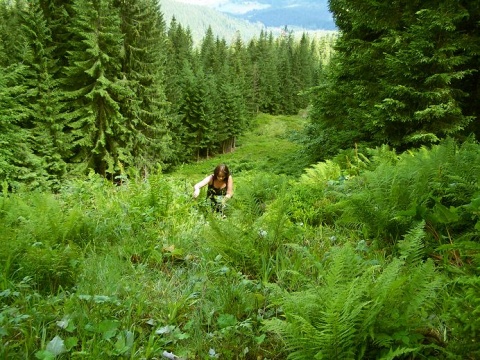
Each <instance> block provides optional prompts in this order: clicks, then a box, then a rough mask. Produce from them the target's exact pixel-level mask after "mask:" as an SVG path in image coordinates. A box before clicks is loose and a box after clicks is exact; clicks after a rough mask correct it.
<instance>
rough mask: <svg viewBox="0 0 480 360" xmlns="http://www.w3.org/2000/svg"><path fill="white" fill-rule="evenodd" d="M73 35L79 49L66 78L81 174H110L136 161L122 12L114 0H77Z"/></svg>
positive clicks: (72, 53) (71, 55)
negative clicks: (127, 111) (125, 108)
mask: <svg viewBox="0 0 480 360" xmlns="http://www.w3.org/2000/svg"><path fill="white" fill-rule="evenodd" d="M73 9H74V11H75V13H74V14H75V15H74V16H73V18H72V25H71V32H72V33H73V34H74V38H73V40H72V41H73V42H74V44H73V45H72V46H74V50H72V51H71V53H70V54H69V57H68V62H69V65H68V66H67V67H66V69H65V78H64V79H63V81H64V84H66V86H67V89H68V94H67V96H68V97H67V99H68V102H69V104H68V105H69V106H70V108H71V112H70V113H69V124H68V126H69V127H70V128H71V131H72V135H73V143H72V144H73V146H74V148H73V150H74V152H75V155H74V158H73V159H72V160H73V161H74V162H77V163H78V164H79V165H81V166H80V170H82V169H83V170H86V169H92V170H94V171H95V172H97V173H99V174H101V175H103V176H106V175H109V176H112V175H114V174H115V173H118V172H119V171H120V166H121V165H122V164H132V163H133V143H134V139H135V137H136V135H137V134H136V133H134V132H132V131H131V130H132V129H131V128H130V127H129V126H128V123H127V121H126V119H125V117H124V116H123V115H122V113H121V103H123V102H127V101H128V100H129V99H132V98H134V96H135V93H134V92H133V91H132V88H131V82H130V81H129V80H128V79H126V78H125V77H123V76H122V75H121V66H122V61H121V59H122V55H123V34H122V32H121V28H120V25H121V21H120V16H119V11H118V8H115V7H114V6H113V3H112V1H111V0H75V3H74V6H73Z"/></svg>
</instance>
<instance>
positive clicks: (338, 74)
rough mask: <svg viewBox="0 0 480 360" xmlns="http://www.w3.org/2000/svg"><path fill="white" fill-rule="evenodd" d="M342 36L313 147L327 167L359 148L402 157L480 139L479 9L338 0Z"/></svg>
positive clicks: (320, 94)
mask: <svg viewBox="0 0 480 360" xmlns="http://www.w3.org/2000/svg"><path fill="white" fill-rule="evenodd" d="M329 5H330V9H331V11H332V12H333V15H334V19H335V22H336V24H337V27H338V28H339V30H340V34H341V35H340V36H339V39H338V41H337V42H336V52H335V56H334V57H333V59H332V60H331V62H330V64H331V66H329V69H328V74H326V78H325V83H324V84H323V85H322V86H321V87H318V88H317V89H316V90H315V91H314V96H313V97H312V98H313V99H314V105H313V111H312V114H311V116H312V117H311V119H312V121H311V124H310V127H309V131H308V133H309V135H308V141H307V143H308V146H309V148H310V153H311V154H312V156H313V157H314V158H315V159H317V160H318V159H326V158H329V157H330V156H332V155H334V154H336V153H337V152H338V150H339V149H347V148H348V149H351V148H353V147H354V146H355V144H356V143H357V144H366V145H368V146H371V147H375V146H378V145H381V144H388V145H390V146H393V147H394V148H396V149H397V150H398V151H403V150H406V149H410V148H412V147H419V146H422V145H427V146H428V145H431V144H434V143H438V142H439V140H440V139H442V138H445V137H454V138H456V139H460V140H463V139H465V137H468V136H471V135H475V136H476V137H477V138H478V135H479V134H480V125H479V122H478V115H479V112H480V105H479V104H480V101H479V100H480V81H479V80H480V74H479V72H478V69H479V68H480V57H479V53H480V52H479V50H480V39H479V37H480V31H479V30H480V26H479V24H480V7H479V5H478V2H476V1H450V0H435V1H410V0H409V1H404V0H402V1H395V2H391V1H386V0H382V1H373V0H365V1H361V2H358V1H354V0H330V2H329Z"/></svg>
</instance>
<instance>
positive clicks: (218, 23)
mask: <svg viewBox="0 0 480 360" xmlns="http://www.w3.org/2000/svg"><path fill="white" fill-rule="evenodd" d="M160 9H161V11H162V13H163V14H164V18H165V22H166V24H167V26H168V25H169V24H170V21H171V19H172V18H173V17H175V19H176V20H177V22H178V23H180V24H182V26H184V27H188V28H189V29H190V31H191V33H192V37H193V41H194V43H195V44H198V43H199V42H200V41H201V40H202V38H203V36H204V35H205V32H206V31H207V29H208V27H209V26H211V28H212V31H213V33H214V34H215V36H218V37H219V38H223V39H225V40H226V41H227V42H229V43H230V42H231V41H233V40H234V39H236V37H237V35H238V34H239V35H240V36H241V38H242V39H243V40H244V41H249V40H251V39H253V38H255V37H258V35H259V34H260V32H261V31H262V30H264V31H267V32H272V34H274V35H280V34H281V33H282V29H283V26H277V27H275V26H265V25H264V24H263V23H261V22H260V21H248V20H245V19H242V18H239V17H235V16H229V15H227V14H225V13H222V12H220V11H218V10H215V9H212V8H209V7H206V6H200V5H192V4H185V3H182V2H178V1H176V0H160ZM288 29H289V30H291V31H292V32H293V33H294V35H301V34H302V33H304V32H306V33H308V34H310V35H312V36H315V37H321V36H323V35H327V34H331V33H334V32H335V31H333V30H306V29H303V28H301V27H296V26H289V27H288Z"/></svg>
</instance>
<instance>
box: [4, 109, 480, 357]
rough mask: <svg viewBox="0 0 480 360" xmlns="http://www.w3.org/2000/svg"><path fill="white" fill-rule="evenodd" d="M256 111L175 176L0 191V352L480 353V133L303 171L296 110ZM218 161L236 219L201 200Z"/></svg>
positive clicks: (353, 156) (349, 156) (350, 156)
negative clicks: (295, 157)
mask: <svg viewBox="0 0 480 360" xmlns="http://www.w3.org/2000/svg"><path fill="white" fill-rule="evenodd" d="M273 121H280V123H281V124H284V125H285V126H284V127H283V126H280V127H279V126H277V125H278V124H280V123H274V122H273ZM259 122H260V124H259V129H258V130H257V132H256V133H253V134H250V135H248V136H250V137H247V138H244V139H241V140H239V145H238V148H237V150H235V152H234V153H232V154H225V155H222V156H218V157H215V158H212V159H208V160H205V161H203V162H201V163H198V164H193V165H184V166H183V167H179V168H177V169H176V170H175V171H174V172H172V173H168V174H163V173H161V172H159V173H156V174H149V176H148V177H145V178H138V179H134V178H132V179H128V178H125V179H124V181H123V183H122V185H120V186H117V185H114V184H112V183H111V182H108V181H106V180H104V179H102V178H100V177H98V176H96V175H94V174H91V175H90V176H89V177H88V178H86V179H79V180H75V181H72V182H70V183H68V184H64V185H63V188H62V190H61V191H59V192H58V193H57V194H49V193H7V192H3V194H2V196H1V197H0V224H1V226H0V266H1V272H0V306H1V307H0V342H1V344H2V346H1V347H0V357H1V358H4V359H25V358H29V359H32V358H37V359H53V358H58V359H70V358H85V359H111V358H130V359H159V358H162V357H164V354H167V353H173V354H175V355H176V356H178V357H180V358H183V359H212V358H218V359H263V360H267V359H270V360H273V359H286V358H289V359H314V358H315V359H413V358H426V359H428V358H431V359H433V358H435V359H474V358H477V357H478V356H479V348H478V343H479V341H480V339H479V329H480V322H479V320H478V316H476V314H478V311H479V306H480V305H479V301H478V298H479V297H478V289H479V285H480V284H479V282H478V280H477V279H478V270H479V260H480V258H479V245H478V240H479V235H480V226H479V224H480V219H479V216H480V201H479V194H480V189H479V185H478V179H479V178H480V174H479V165H478V164H480V162H479V161H478V160H479V159H478V156H479V155H478V154H479V153H480V152H479V151H478V150H479V148H478V144H477V143H475V142H473V141H468V142H466V143H464V144H456V143H454V142H452V141H446V142H444V143H442V144H439V145H437V146H434V147H433V148H431V149H427V148H424V149H419V150H417V151H412V152H407V153H404V154H396V153H395V152H394V151H393V150H391V149H389V148H388V147H382V148H378V149H366V150H365V149H364V150H361V151H360V150H359V149H352V150H351V151H344V152H342V153H340V154H339V155H338V156H337V157H336V158H333V159H331V160H330V161H326V162H324V163H319V164H315V165H312V166H310V167H307V168H305V169H304V170H303V171H299V166H300V165H299V164H298V163H293V161H290V160H288V159H290V158H289V156H292V154H294V153H295V151H296V150H295V149H296V145H295V144H291V143H289V142H288V132H289V131H290V129H292V127H290V125H291V124H295V126H297V125H298V124H300V120H299V122H296V120H295V119H293V118H284V119H277V118H273V117H272V118H269V117H261V118H260V119H259ZM262 124H263V125H262ZM289 124H290V125H289ZM295 126H294V127H293V128H295ZM254 139H256V140H255V141H257V142H255V143H253V142H254ZM260 139H261V141H260ZM250 141H251V142H252V143H250ZM287 144H288V146H287ZM266 152H268V153H269V156H266ZM242 154H243V155H242ZM287 160H288V161H287ZM219 162H225V163H228V165H229V166H230V167H231V169H232V170H233V171H232V172H233V174H234V181H235V196H234V198H233V199H231V200H230V201H229V202H228V209H227V211H226V213H227V217H226V218H221V217H219V216H217V215H216V214H214V213H211V212H210V210H209V206H208V204H205V200H204V194H202V196H201V198H199V200H192V197H191V194H192V186H193V184H194V183H195V182H197V181H198V180H199V179H201V178H203V176H205V175H206V174H208V173H210V172H211V171H212V169H213V167H214V166H215V165H216V164H217V163H219ZM167 355H168V354H167Z"/></svg>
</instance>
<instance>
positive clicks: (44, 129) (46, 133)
mask: <svg viewBox="0 0 480 360" xmlns="http://www.w3.org/2000/svg"><path fill="white" fill-rule="evenodd" d="M20 16H21V19H22V24H23V25H22V30H23V31H22V33H23V34H24V37H25V42H26V44H28V47H29V51H28V52H27V53H26V56H25V57H24V59H23V64H25V65H26V72H25V75H24V82H25V83H24V84H25V87H26V90H25V93H24V96H23V98H24V104H23V112H24V113H26V114H27V116H28V119H26V123H24V125H23V127H24V128H25V129H27V130H28V132H29V136H28V142H29V143H30V144H31V148H32V151H33V153H34V154H35V155H36V156H37V157H38V158H39V161H40V163H41V171H39V170H37V171H36V178H37V181H38V182H39V183H40V182H41V180H42V178H43V181H44V182H45V184H47V183H48V184H49V186H53V187H55V186H58V185H59V183H60V182H61V180H62V177H63V176H64V175H65V173H66V170H67V168H66V163H65V161H64V159H65V158H67V155H68V144H69V139H68V137H67V136H68V135H67V134H66V133H65V132H64V130H65V129H64V128H65V121H64V120H63V118H62V116H61V115H62V108H61V96H60V90H59V87H58V81H57V80H56V79H54V77H53V75H54V74H55V69H56V68H57V66H56V62H55V60H54V59H53V57H52V53H53V49H54V46H53V45H52V39H51V32H50V29H49V28H48V27H47V22H46V20H45V17H44V14H43V11H42V9H41V7H40V3H39V2H38V1H35V0H33V1H31V2H30V6H28V7H26V8H25V10H24V11H22V12H21V14H20Z"/></svg>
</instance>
